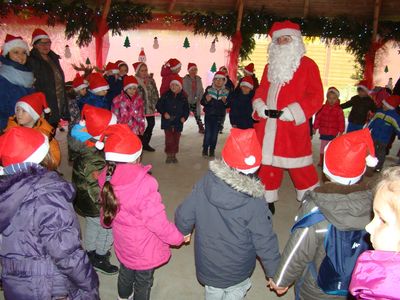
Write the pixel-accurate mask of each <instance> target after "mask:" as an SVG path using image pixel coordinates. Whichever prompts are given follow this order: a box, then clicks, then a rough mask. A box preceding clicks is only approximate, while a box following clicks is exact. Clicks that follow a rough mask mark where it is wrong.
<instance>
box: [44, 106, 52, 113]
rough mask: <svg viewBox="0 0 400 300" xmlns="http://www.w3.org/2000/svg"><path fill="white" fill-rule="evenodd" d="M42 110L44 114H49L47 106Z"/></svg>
mask: <svg viewBox="0 0 400 300" xmlns="http://www.w3.org/2000/svg"><path fill="white" fill-rule="evenodd" d="M43 111H44V112H45V113H46V114H49V113H50V112H51V109H50V108H48V107H46V108H45V109H44V110H43Z"/></svg>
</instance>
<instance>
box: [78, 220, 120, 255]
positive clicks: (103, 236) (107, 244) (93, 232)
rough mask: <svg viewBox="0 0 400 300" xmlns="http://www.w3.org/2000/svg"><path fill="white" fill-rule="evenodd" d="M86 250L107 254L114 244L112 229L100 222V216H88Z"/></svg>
mask: <svg viewBox="0 0 400 300" xmlns="http://www.w3.org/2000/svg"><path fill="white" fill-rule="evenodd" d="M85 220H86V228H85V250H86V251H88V252H90V251H96V253H97V254H98V255H106V254H107V252H108V251H109V250H110V249H111V246H112V244H113V241H114V239H113V235H112V229H106V228H104V227H103V226H101V224H100V218H99V217H94V218H92V217H86V218H85Z"/></svg>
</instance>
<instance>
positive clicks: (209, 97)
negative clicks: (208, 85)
mask: <svg viewBox="0 0 400 300" xmlns="http://www.w3.org/2000/svg"><path fill="white" fill-rule="evenodd" d="M211 98H212V97H211V95H210V94H207V96H206V100H207V102H210V101H211Z"/></svg>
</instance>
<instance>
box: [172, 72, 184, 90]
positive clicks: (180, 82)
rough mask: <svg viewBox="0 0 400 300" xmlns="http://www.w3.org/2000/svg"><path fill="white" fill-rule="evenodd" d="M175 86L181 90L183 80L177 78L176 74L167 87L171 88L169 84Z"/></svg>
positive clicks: (179, 77)
mask: <svg viewBox="0 0 400 300" xmlns="http://www.w3.org/2000/svg"><path fill="white" fill-rule="evenodd" d="M173 83H175V84H177V85H179V86H180V87H181V88H182V86H183V79H182V77H181V76H179V75H178V74H176V75H173V76H172V79H171V81H170V82H169V85H170V86H171V84H173Z"/></svg>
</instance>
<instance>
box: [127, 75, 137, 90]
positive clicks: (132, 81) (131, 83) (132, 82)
mask: <svg viewBox="0 0 400 300" xmlns="http://www.w3.org/2000/svg"><path fill="white" fill-rule="evenodd" d="M131 87H135V88H137V87H138V81H137V79H136V77H135V76H132V75H130V76H125V77H124V91H126V90H127V89H129V88H131Z"/></svg>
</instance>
